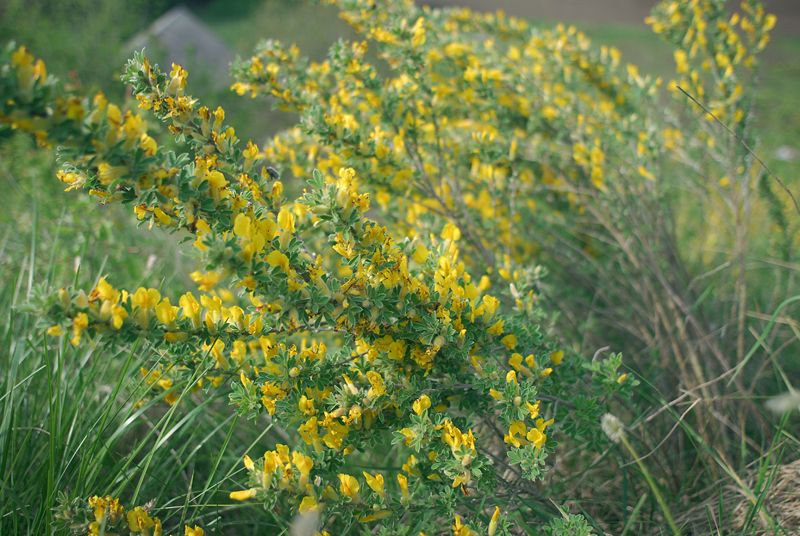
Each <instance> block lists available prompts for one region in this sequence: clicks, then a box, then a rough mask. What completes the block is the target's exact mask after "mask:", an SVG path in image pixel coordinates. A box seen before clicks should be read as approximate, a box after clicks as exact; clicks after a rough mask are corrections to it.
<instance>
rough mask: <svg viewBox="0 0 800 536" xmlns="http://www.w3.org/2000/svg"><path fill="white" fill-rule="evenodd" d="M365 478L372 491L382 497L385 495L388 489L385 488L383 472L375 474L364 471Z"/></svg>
mask: <svg viewBox="0 0 800 536" xmlns="http://www.w3.org/2000/svg"><path fill="white" fill-rule="evenodd" d="M364 479H366V481H367V485H368V486H369V487H370V489H372V491H374V492H375V493H377V494H378V495H379V496H380V497H384V496H385V494H386V491H385V489H384V481H383V475H382V474H380V473H377V474H375V475H374V476H373V475H370V474H369V473H368V472H366V471H364Z"/></svg>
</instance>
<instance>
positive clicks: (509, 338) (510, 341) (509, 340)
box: [500, 333, 517, 350]
mask: <svg viewBox="0 0 800 536" xmlns="http://www.w3.org/2000/svg"><path fill="white" fill-rule="evenodd" d="M500 342H501V343H503V346H505V347H506V348H508V349H509V350H513V349H514V348H516V346H517V337H516V335H514V334H513V333H509V334H508V335H506V336H505V337H503V338H502V339H500Z"/></svg>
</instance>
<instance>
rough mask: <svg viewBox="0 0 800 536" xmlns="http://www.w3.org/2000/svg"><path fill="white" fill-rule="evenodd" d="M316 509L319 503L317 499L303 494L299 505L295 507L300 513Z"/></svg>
mask: <svg viewBox="0 0 800 536" xmlns="http://www.w3.org/2000/svg"><path fill="white" fill-rule="evenodd" d="M317 510H319V503H318V502H317V499H315V498H314V497H313V496H311V495H306V496H304V497H303V499H302V500H301V501H300V506H298V507H297V511H298V512H300V513H301V514H306V513H308V512H315V511H317Z"/></svg>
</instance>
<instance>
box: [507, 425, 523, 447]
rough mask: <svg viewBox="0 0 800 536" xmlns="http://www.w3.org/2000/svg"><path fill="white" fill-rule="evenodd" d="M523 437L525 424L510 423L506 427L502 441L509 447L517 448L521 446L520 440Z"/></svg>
mask: <svg viewBox="0 0 800 536" xmlns="http://www.w3.org/2000/svg"><path fill="white" fill-rule="evenodd" d="M518 436H520V437H518ZM524 436H525V423H524V422H522V421H514V422H512V423H511V426H509V427H508V433H507V434H506V435H505V436H503V441H505V442H506V443H508V444H509V445H513V446H515V447H517V448H519V447H521V446H522V441H521V439H522V438H523V437H524Z"/></svg>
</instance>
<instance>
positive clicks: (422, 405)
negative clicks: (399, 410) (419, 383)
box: [411, 395, 431, 415]
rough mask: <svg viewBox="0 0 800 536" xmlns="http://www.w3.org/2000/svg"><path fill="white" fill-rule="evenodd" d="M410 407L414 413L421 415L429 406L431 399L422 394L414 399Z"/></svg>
mask: <svg viewBox="0 0 800 536" xmlns="http://www.w3.org/2000/svg"><path fill="white" fill-rule="evenodd" d="M411 407H412V409H413V410H414V413H416V414H417V415H422V413H423V412H424V411H425V410H427V409H428V408H429V407H431V399H430V398H428V395H422V396H421V397H419V398H418V399H416V400H415V401H414V403H413V404H412V405H411Z"/></svg>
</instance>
